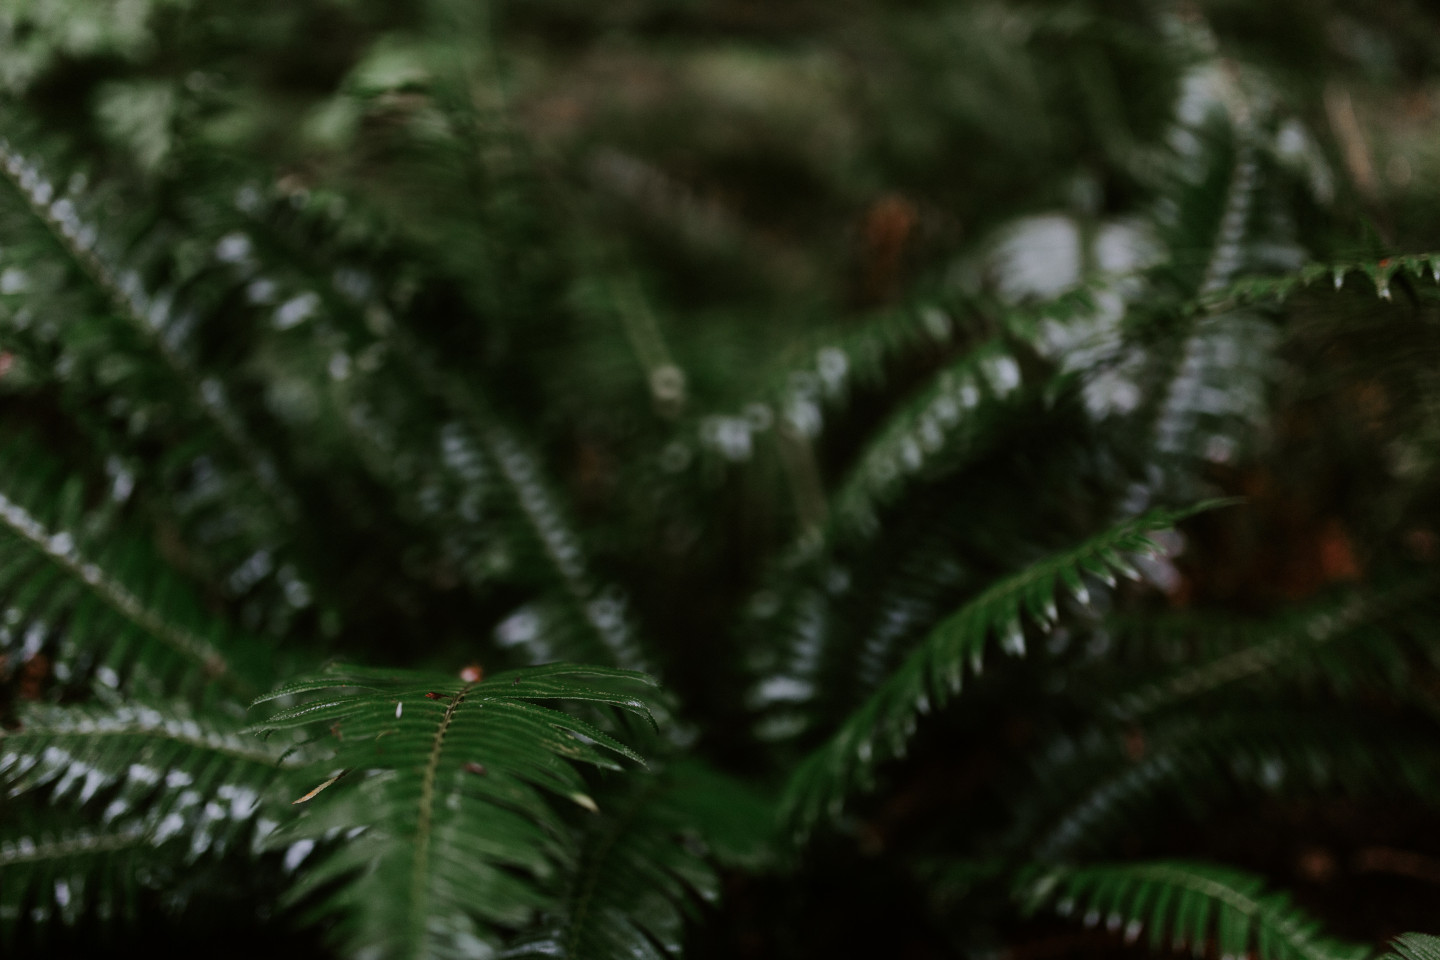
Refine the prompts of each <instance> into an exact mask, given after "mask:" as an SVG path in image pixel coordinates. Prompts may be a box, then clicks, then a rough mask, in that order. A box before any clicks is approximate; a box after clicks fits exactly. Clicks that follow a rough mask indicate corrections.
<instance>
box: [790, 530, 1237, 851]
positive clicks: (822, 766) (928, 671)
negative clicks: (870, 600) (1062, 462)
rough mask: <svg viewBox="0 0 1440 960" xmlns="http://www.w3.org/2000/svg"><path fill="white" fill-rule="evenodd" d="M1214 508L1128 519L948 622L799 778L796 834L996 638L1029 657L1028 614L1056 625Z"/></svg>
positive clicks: (889, 750) (838, 799)
mask: <svg viewBox="0 0 1440 960" xmlns="http://www.w3.org/2000/svg"><path fill="white" fill-rule="evenodd" d="M1214 505H1215V504H1202V505H1200V506H1198V507H1195V508H1192V509H1191V510H1189V511H1184V512H1172V511H1152V512H1150V513H1147V514H1145V515H1143V516H1140V517H1136V518H1133V519H1130V520H1126V521H1124V522H1122V523H1120V524H1118V525H1116V526H1114V527H1112V528H1110V529H1109V530H1106V531H1104V532H1103V533H1100V534H1097V535H1096V536H1094V537H1091V538H1090V539H1089V540H1087V541H1085V542H1084V543H1082V544H1080V545H1079V546H1077V547H1074V548H1071V549H1069V550H1066V551H1063V552H1061V553H1058V554H1055V555H1053V556H1050V557H1047V558H1046V559H1044V560H1041V561H1039V562H1038V563H1035V564H1033V565H1031V566H1030V567H1028V568H1026V569H1025V570H1022V571H1021V572H1019V573H1017V574H1014V575H1013V576H1010V577H1007V578H1005V579H1003V580H1001V581H1000V582H998V583H996V584H994V585H993V586H991V587H990V588H989V589H987V590H985V591H984V592H983V593H981V594H980V595H979V596H978V597H976V598H975V599H974V600H971V601H970V602H969V603H967V604H965V605H964V606H963V607H962V608H961V609H960V610H959V611H957V612H956V613H954V614H951V615H950V616H949V617H947V618H946V619H944V620H942V621H941V622H940V623H939V624H938V625H936V626H935V627H934V628H933V629H932V630H931V631H930V633H929V635H928V636H926V638H925V639H924V641H922V643H921V645H920V646H919V648H918V649H916V650H915V651H914V652H913V653H911V654H910V656H909V657H908V658H907V659H906V660H905V662H904V663H903V664H902V665H901V666H900V667H899V668H898V669H896V670H895V672H894V673H892V674H891V675H890V677H889V679H887V680H886V681H885V682H884V683H883V684H882V685H881V686H880V688H879V689H878V690H876V691H875V693H874V694H872V695H871V696H870V697H869V699H868V700H866V702H865V703H864V704H862V705H861V706H860V707H859V708H858V709H856V710H855V711H854V712H853V713H851V714H850V716H849V717H847V718H846V720H845V721H844V723H843V724H842V725H841V727H840V730H839V731H838V732H837V733H836V734H835V735H834V736H833V737H832V738H831V739H830V741H829V742H828V743H827V744H825V745H824V746H822V747H821V748H819V749H818V750H816V751H815V752H814V753H813V754H811V755H810V756H809V757H807V758H806V759H805V760H804V762H803V764H802V765H801V767H800V769H799V770H797V771H796V772H795V774H794V775H793V776H792V777H791V778H790V782H789V786H788V787H787V791H786V797H785V801H784V816H785V818H786V820H787V821H788V822H789V823H790V824H791V826H792V828H793V829H794V831H795V833H796V834H797V835H799V836H804V835H805V834H807V833H808V832H809V831H810V830H811V828H813V827H814V826H815V824H816V823H817V822H818V821H819V820H820V819H821V818H822V817H823V816H826V815H829V816H836V815H838V814H839V812H840V809H841V807H842V806H843V803H844V800H845V798H846V796H848V795H849V794H850V793H852V792H854V791H855V790H858V789H866V788H867V787H868V785H869V783H870V781H871V780H872V779H873V775H874V771H875V769H876V767H877V766H878V765H879V764H880V762H881V761H883V760H885V759H888V758H890V757H895V756H900V755H903V754H904V752H905V749H906V745H907V743H908V742H909V740H910V737H911V735H912V734H913V733H914V730H915V726H916V716H917V715H918V714H923V713H928V712H929V711H930V710H931V709H934V708H938V707H943V706H944V705H945V704H946V703H947V702H948V701H949V700H950V698H952V697H953V696H955V695H956V694H957V693H959V691H960V687H961V684H962V683H963V680H964V676H965V672H966V670H967V668H968V669H969V670H970V671H971V672H973V673H977V674H978V673H979V672H980V670H981V668H982V667H983V665H984V655H985V647H986V645H987V642H988V641H989V639H990V638H991V637H996V638H998V641H999V643H1000V647H1001V649H1002V650H1004V651H1005V652H1007V653H1010V654H1012V655H1015V656H1019V655H1022V654H1024V652H1025V643H1026V640H1025V622H1024V621H1025V620H1026V619H1028V620H1030V621H1032V622H1034V623H1035V624H1036V625H1037V626H1038V627H1040V628H1042V629H1049V628H1050V627H1052V626H1053V625H1054V624H1055V622H1056V620H1057V619H1058V616H1059V613H1058V604H1057V599H1056V598H1057V595H1059V594H1061V593H1062V592H1063V593H1064V594H1065V595H1068V596H1070V597H1073V598H1075V599H1077V600H1080V601H1081V602H1085V601H1086V600H1087V599H1088V597H1089V591H1088V589H1087V588H1086V586H1085V579H1086V578H1087V577H1095V578H1097V579H1099V580H1101V581H1104V582H1106V583H1110V584H1114V583H1115V579H1116V575H1117V574H1120V575H1129V576H1134V575H1136V574H1135V571H1134V569H1133V567H1132V566H1131V565H1130V562H1129V560H1127V559H1126V556H1125V555H1126V554H1130V553H1139V552H1147V553H1148V552H1156V551H1157V550H1158V549H1159V548H1158V546H1157V544H1156V543H1155V541H1154V540H1153V539H1152V537H1151V535H1152V534H1154V533H1156V532H1158V531H1161V530H1165V529H1168V528H1169V527H1171V526H1172V525H1173V524H1175V523H1176V522H1178V521H1179V520H1181V519H1183V518H1184V517H1186V516H1188V515H1190V514H1191V513H1194V512H1196V511H1198V510H1203V509H1208V508H1209V507H1211V506H1214Z"/></svg>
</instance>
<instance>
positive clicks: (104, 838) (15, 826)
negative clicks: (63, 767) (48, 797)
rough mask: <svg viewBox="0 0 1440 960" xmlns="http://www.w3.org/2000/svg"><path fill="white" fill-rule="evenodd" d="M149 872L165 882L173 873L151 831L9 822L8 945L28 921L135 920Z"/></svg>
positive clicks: (3, 925)
mask: <svg viewBox="0 0 1440 960" xmlns="http://www.w3.org/2000/svg"><path fill="white" fill-rule="evenodd" d="M49 819H53V818H49ZM69 819H70V821H73V820H74V818H69ZM146 869H148V870H150V871H152V879H154V880H157V881H159V880H163V878H164V877H165V876H166V875H167V872H168V871H167V870H166V858H165V857H164V856H163V855H155V854H154V852H153V848H152V843H151V838H150V831H149V830H147V829H146V827H145V825H144V824H143V823H140V822H137V821H134V820H122V821H118V822H115V823H111V824H107V825H105V826H103V827H97V826H95V825H94V824H88V823H75V822H70V823H68V825H67V826H57V825H55V824H53V823H48V822H47V823H46V824H44V825H41V824H36V823H27V822H25V821H24V820H19V821H17V822H14V823H11V824H8V825H7V827H6V829H5V831H4V833H3V835H0V870H3V871H4V874H5V882H4V883H3V884H0V943H4V942H6V941H9V940H12V939H13V938H14V936H15V934H16V932H17V931H19V930H20V929H21V928H22V927H24V926H25V925H26V924H27V923H33V924H35V925H36V926H39V927H43V925H44V924H46V923H47V922H49V921H51V920H52V919H54V920H59V921H61V922H63V923H66V924H73V923H74V922H75V921H76V920H78V919H79V918H80V916H82V915H83V913H84V912H85V911H86V910H93V911H94V913H95V914H97V915H98V916H99V918H100V919H101V920H107V919H120V918H125V917H130V916H133V915H134V913H135V909H136V905H137V901H138V900H139V890H140V886H141V884H140V876H142V875H143V873H144V871H145V870H146Z"/></svg>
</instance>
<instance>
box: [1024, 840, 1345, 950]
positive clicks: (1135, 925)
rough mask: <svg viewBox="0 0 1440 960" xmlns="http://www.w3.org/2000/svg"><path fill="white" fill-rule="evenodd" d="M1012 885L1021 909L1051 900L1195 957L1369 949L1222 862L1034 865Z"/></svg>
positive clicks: (1064, 910) (1066, 910) (1154, 945)
mask: <svg viewBox="0 0 1440 960" xmlns="http://www.w3.org/2000/svg"><path fill="white" fill-rule="evenodd" d="M1015 892H1016V896H1017V899H1018V900H1019V901H1020V904H1021V906H1022V909H1024V910H1025V911H1026V912H1027V913H1033V912H1035V911H1036V910H1038V909H1040V908H1041V907H1044V906H1047V905H1051V904H1053V905H1054V907H1055V909H1056V910H1058V911H1059V912H1060V913H1061V914H1062V915H1065V916H1074V917H1080V918H1083V920H1084V922H1085V923H1086V924H1089V925H1094V924H1098V923H1102V922H1103V923H1104V924H1105V925H1106V926H1107V927H1108V928H1109V929H1111V930H1115V931H1119V930H1123V931H1124V935H1125V938H1126V939H1127V940H1130V941H1133V940H1136V939H1138V938H1139V937H1140V935H1141V934H1142V933H1144V932H1146V931H1148V932H1149V942H1150V946H1151V949H1153V950H1157V951H1158V950H1161V949H1163V948H1165V947H1167V946H1168V947H1171V948H1173V949H1177V950H1178V949H1182V948H1185V947H1188V948H1189V949H1190V950H1191V952H1192V953H1193V954H1194V955H1195V956H1197V957H1199V956H1203V955H1205V954H1206V953H1207V952H1208V951H1209V949H1210V945H1211V944H1212V943H1213V944H1214V945H1215V946H1214V948H1215V951H1216V953H1217V955H1218V956H1220V957H1243V956H1245V955H1247V954H1250V953H1251V952H1252V951H1253V953H1254V955H1255V956H1257V957H1259V958H1260V960H1361V958H1363V957H1366V956H1369V955H1370V952H1371V951H1370V949H1369V948H1368V947H1366V946H1364V945H1363V944H1351V943H1346V942H1344V941H1342V940H1337V939H1334V938H1331V937H1327V936H1325V935H1324V934H1323V933H1322V932H1321V926H1320V924H1319V923H1317V922H1316V921H1314V920H1312V919H1310V917H1308V916H1307V915H1306V914H1305V913H1304V912H1303V911H1301V910H1300V909H1299V908H1297V907H1295V906H1294V905H1293V904H1292V903H1291V902H1290V898H1289V897H1288V896H1286V895H1285V894H1283V893H1271V892H1268V891H1267V890H1266V884H1265V881H1264V880H1263V879H1261V878H1259V877H1256V876H1254V875H1252V874H1248V873H1244V872H1242V871H1239V870H1234V869H1231V868H1228V867H1217V866H1212V865H1210V864H1203V863H1192V862H1186V861H1155V862H1150V863H1122V864H1106V865H1095V866H1084V867H1060V868H1048V869H1035V870H1032V871H1030V872H1028V873H1026V874H1025V875H1023V876H1022V877H1021V879H1020V880H1019V882H1018V883H1017V886H1016V891H1015Z"/></svg>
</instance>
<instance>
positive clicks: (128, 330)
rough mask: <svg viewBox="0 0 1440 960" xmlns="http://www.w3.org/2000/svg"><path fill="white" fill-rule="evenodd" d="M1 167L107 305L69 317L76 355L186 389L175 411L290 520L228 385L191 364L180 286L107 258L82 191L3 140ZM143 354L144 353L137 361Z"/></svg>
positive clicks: (286, 501)
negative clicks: (221, 448)
mask: <svg viewBox="0 0 1440 960" xmlns="http://www.w3.org/2000/svg"><path fill="white" fill-rule="evenodd" d="M0 171H3V174H4V176H3V178H0V179H4V181H5V182H6V183H7V185H8V186H9V188H10V189H11V190H13V191H14V193H15V194H16V195H18V196H19V197H20V198H22V199H23V202H24V203H25V205H26V206H27V207H28V210H29V212H30V214H31V215H32V216H33V217H34V219H35V220H36V221H37V222H38V223H39V224H41V225H42V226H43V227H44V229H45V230H46V231H47V232H48V233H49V234H50V237H51V239H52V240H53V243H54V245H55V247H56V252H57V253H58V254H59V256H60V257H61V258H62V259H63V262H65V263H66V264H67V265H68V266H73V267H74V268H75V269H77V270H78V271H79V272H80V274H81V275H82V276H83V277H84V278H85V279H86V280H87V281H88V283H89V284H90V285H91V286H92V287H93V289H94V290H95V291H96V292H97V293H98V294H99V295H100V296H101V297H102V298H103V301H104V303H105V307H104V308H102V309H101V310H98V311H96V313H98V314H99V315H98V316H92V317H89V318H85V320H86V321H90V322H80V323H77V322H76V319H71V320H70V321H69V325H70V326H72V327H76V328H77V329H73V330H71V331H68V335H65V336H64V339H65V340H67V341H69V342H70V343H71V344H72V345H77V346H78V345H83V347H82V349H81V350H80V351H76V352H77V354H78V355H80V356H85V355H86V354H90V355H91V356H89V357H87V359H90V360H91V361H92V362H93V361H94V360H95V359H96V358H95V357H94V354H96V353H100V354H104V353H105V352H107V351H110V352H115V351H124V352H125V353H128V354H130V356H131V358H132V363H133V364H134V365H135V368H136V370H139V371H143V374H142V375H146V376H152V377H154V378H155V379H167V378H168V380H169V381H170V383H169V384H167V386H168V387H169V388H170V389H171V390H172V391H178V392H180V393H183V394H184V395H185V396H186V398H187V400H188V401H189V402H187V403H183V404H179V405H178V408H179V409H181V410H184V411H187V412H188V413H191V414H193V415H194V416H196V417H197V418H198V419H201V420H203V421H204V422H206V423H207V424H208V426H209V429H210V430H211V431H212V432H213V434H214V436H215V437H217V438H219V442H220V443H222V444H224V445H225V446H227V447H228V451H229V452H230V453H231V454H232V455H233V456H234V457H235V458H236V460H237V462H238V463H240V464H243V465H244V467H245V468H246V469H247V470H248V471H249V474H250V480H251V482H252V483H254V484H255V485H256V486H257V487H258V489H260V490H263V491H265V493H266V494H267V495H269V497H270V498H271V501H272V507H273V508H274V509H275V510H276V511H277V512H278V515H279V517H280V518H282V519H288V520H291V521H293V520H294V519H295V518H296V516H297V510H298V504H297V502H296V500H295V496H294V494H293V492H292V491H290V490H289V489H288V488H287V487H286V485H285V484H284V482H283V480H282V479H281V477H280V474H279V472H278V471H277V469H276V466H275V464H274V462H273V460H272V458H271V457H270V456H269V454H268V453H267V452H266V451H265V450H264V449H263V448H262V447H261V446H260V445H259V444H258V443H257V442H256V441H255V439H254V437H252V436H251V435H250V433H249V431H248V428H247V427H246V426H245V424H244V421H243V418H242V417H241V416H240V415H239V414H238V413H237V412H236V411H235V410H234V408H233V406H232V404H231V402H230V400H229V399H228V398H227V395H226V389H225V385H224V384H223V383H222V382H221V381H220V380H219V379H217V378H215V377H213V376H207V375H206V373H205V372H204V371H202V370H201V369H200V368H199V367H198V366H197V365H196V363H195V362H194V358H193V357H192V356H191V353H192V351H191V350H190V349H188V344H185V341H186V339H187V337H188V335H189V333H190V329H189V328H190V327H191V326H192V325H193V323H194V321H195V317H194V315H193V314H192V313H190V312H189V311H188V310H187V309H186V306H185V304H184V303H183V294H184V293H185V291H183V290H181V289H179V288H174V289H165V290H161V291H158V292H157V291H151V290H149V289H147V287H146V284H145V282H144V281H143V280H142V279H141V274H140V271H139V270H137V269H133V268H125V267H122V266H119V265H117V264H116V263H115V262H112V255H111V253H110V250H111V248H112V247H113V246H114V243H113V241H109V240H108V239H107V238H105V237H103V236H101V234H100V230H99V228H98V227H97V225H96V223H95V222H91V221H89V220H87V219H86V218H84V217H83V216H82V214H81V208H82V207H83V206H84V205H85V204H86V198H85V197H84V196H83V195H82V194H81V193H80V192H79V191H74V190H63V189H59V188H57V187H56V186H55V184H54V183H53V182H52V181H51V180H50V179H49V178H48V177H47V176H46V174H45V173H44V172H43V171H42V170H41V169H40V167H39V166H38V165H37V164H36V163H35V162H34V161H32V160H31V159H29V158H28V157H26V156H24V155H22V154H21V153H19V152H18V151H16V150H15V149H14V148H13V147H12V146H11V144H10V143H9V142H8V141H5V140H3V139H0ZM32 248H33V244H32ZM37 259H38V256H37ZM31 266H32V267H33V262H32V263H31ZM79 328H83V329H79ZM143 354H149V356H148V357H145V358H144V359H142V355H143ZM112 359H114V358H113V357H112ZM152 361H153V362H152ZM110 369H111V370H112V371H113V370H117V369H123V365H117V364H114V363H112V364H111V367H110ZM160 371H163V373H162V372H160ZM113 378H114V375H113V373H112V374H111V375H110V376H109V377H106V376H103V375H102V376H101V377H100V379H101V381H102V382H103V381H104V380H106V379H113Z"/></svg>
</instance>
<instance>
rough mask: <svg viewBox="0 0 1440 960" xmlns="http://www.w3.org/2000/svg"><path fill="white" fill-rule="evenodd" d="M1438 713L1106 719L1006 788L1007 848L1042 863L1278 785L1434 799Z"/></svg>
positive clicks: (1318, 710) (1285, 791) (1234, 707)
mask: <svg viewBox="0 0 1440 960" xmlns="http://www.w3.org/2000/svg"><path fill="white" fill-rule="evenodd" d="M1434 736H1435V733H1434V723H1433V721H1425V720H1423V719H1416V718H1413V717H1410V718H1404V719H1400V720H1396V721H1393V722H1384V721H1380V720H1377V719H1376V718H1374V717H1367V716H1366V715H1364V714H1363V713H1360V712H1358V711H1354V710H1344V709H1339V708H1337V707H1336V706H1335V705H1334V704H1327V703H1320V704H1312V705H1302V706H1300V707H1278V706H1276V707H1268V708H1253V707H1252V708H1249V709H1247V708H1246V707H1244V706H1241V705H1238V704H1235V703H1229V704H1227V705H1226V709H1225V711H1224V713H1223V714H1219V715H1217V716H1216V717H1213V718H1205V719H1200V718H1196V717H1194V716H1190V715H1186V714H1181V715H1180V716H1178V717H1176V718H1173V719H1170V720H1167V721H1162V722H1155V723H1153V724H1151V725H1149V726H1146V727H1141V728H1129V730H1128V731H1127V730H1126V729H1124V728H1117V727H1114V726H1111V725H1108V724H1102V725H1097V726H1095V727H1093V728H1091V729H1089V730H1087V731H1085V732H1084V733H1083V734H1081V735H1078V736H1075V737H1070V736H1065V737H1060V738H1057V739H1056V740H1054V741H1053V742H1052V743H1050V744H1049V745H1048V746H1046V747H1045V748H1044V749H1043V750H1042V751H1040V752H1039V753H1038V754H1037V756H1036V757H1035V759H1034V761H1033V768H1032V769H1031V771H1030V772H1029V774H1028V776H1027V777H1026V778H1025V785H1024V786H1020V785H1018V784H1012V785H1011V786H1010V787H1009V789H1008V791H1007V794H1006V795H1007V796H1015V797H1024V798H1025V799H1023V800H1021V801H1018V802H1012V803H1010V804H1009V805H1008V808H1007V809H1009V811H1010V816H1011V819H1012V825H1011V829H1010V831H1009V834H1008V837H1007V838H1006V839H1005V840H1004V841H1003V843H1004V844H1005V845H1006V846H1007V848H1010V849H1014V850H1017V851H1018V850H1022V849H1023V850H1024V851H1026V852H1027V854H1028V855H1030V856H1033V857H1035V858H1036V859H1039V860H1042V861H1047V862H1049V861H1055V860H1063V859H1066V858H1070V857H1074V856H1078V855H1083V854H1094V853H1097V852H1099V851H1103V850H1105V849H1108V848H1109V845H1110V844H1111V843H1113V842H1114V840H1115V838H1116V837H1118V836H1121V835H1124V834H1125V833H1126V832H1131V831H1135V830H1137V829H1142V828H1143V827H1144V826H1145V825H1146V824H1148V823H1150V822H1152V821H1154V820H1156V819H1157V818H1160V817H1163V816H1166V815H1168V816H1174V815H1175V814H1176V813H1177V812H1183V813H1185V814H1187V815H1188V816H1190V817H1191V818H1194V819H1197V820H1198V819H1201V818H1203V817H1204V816H1206V815H1207V814H1208V813H1210V812H1211V811H1213V810H1214V809H1216V808H1221V807H1224V806H1225V805H1227V804H1233V803H1236V802H1238V801H1240V800H1242V799H1247V798H1255V797H1263V796H1267V795H1282V796H1293V795H1301V796H1307V795H1310V794H1312V793H1315V792H1325V793H1332V794H1333V793H1342V794H1347V795H1360V796H1379V797H1395V796H1405V797H1409V798H1412V799H1414V800H1416V801H1418V802H1420V803H1422V804H1431V803H1433V802H1434V797H1435V791H1436V790H1437V789H1440V762H1437V759H1436V757H1435V754H1434V748H1433V743H1434V739H1433V738H1434Z"/></svg>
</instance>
